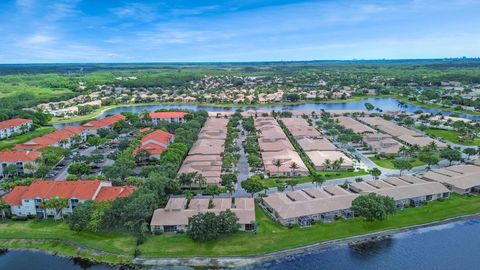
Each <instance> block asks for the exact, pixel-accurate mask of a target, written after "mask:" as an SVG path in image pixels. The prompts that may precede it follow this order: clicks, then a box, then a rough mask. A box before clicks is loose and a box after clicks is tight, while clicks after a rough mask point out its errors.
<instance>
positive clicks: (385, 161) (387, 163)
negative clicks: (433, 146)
mask: <svg viewBox="0 0 480 270" xmlns="http://www.w3.org/2000/svg"><path fill="white" fill-rule="evenodd" d="M369 159H370V160H371V161H373V162H374V163H375V164H377V165H378V166H380V167H383V168H387V169H392V170H395V166H394V165H393V162H392V161H393V160H395V159H393V158H390V159H389V158H378V157H369ZM405 160H407V161H408V162H410V164H412V167H418V166H423V165H426V164H425V163H424V162H422V161H420V160H418V158H408V159H405Z"/></svg>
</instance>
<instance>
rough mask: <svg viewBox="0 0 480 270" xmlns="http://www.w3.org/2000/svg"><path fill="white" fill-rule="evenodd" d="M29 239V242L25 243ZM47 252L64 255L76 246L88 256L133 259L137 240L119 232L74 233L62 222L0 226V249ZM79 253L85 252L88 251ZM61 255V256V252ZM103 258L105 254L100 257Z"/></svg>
mask: <svg viewBox="0 0 480 270" xmlns="http://www.w3.org/2000/svg"><path fill="white" fill-rule="evenodd" d="M27 240H29V241H27ZM42 245H43V246H44V247H45V249H46V250H49V251H54V252H57V251H64V252H65V255H70V253H72V252H77V251H76V249H77V247H76V246H80V247H82V248H85V249H86V250H90V249H91V253H92V254H93V253H95V252H99V251H100V252H101V251H104V252H108V253H113V254H112V256H111V257H115V255H117V254H118V255H121V256H123V257H126V258H129V259H131V258H133V255H134V252H135V246H136V239H135V238H134V237H133V236H131V235H128V234H122V233H114V232H111V233H93V232H76V231H72V230H70V229H69V228H68V225H67V224H66V223H64V222H58V221H25V222H21V221H16V222H15V221H6V222H3V223H0V246H6V247H24V248H30V247H37V248H38V249H44V248H42ZM86 250H84V251H82V252H84V253H88V251H86ZM62 254H64V253H62ZM102 256H105V255H102Z"/></svg>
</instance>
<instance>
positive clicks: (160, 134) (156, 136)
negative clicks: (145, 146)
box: [140, 130, 173, 144]
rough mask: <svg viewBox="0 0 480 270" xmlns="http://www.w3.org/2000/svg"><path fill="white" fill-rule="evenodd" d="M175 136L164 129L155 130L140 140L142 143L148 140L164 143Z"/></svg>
mask: <svg viewBox="0 0 480 270" xmlns="http://www.w3.org/2000/svg"><path fill="white" fill-rule="evenodd" d="M172 138H173V134H171V133H168V132H166V131H163V130H155V131H154V132H152V133H149V134H147V135H145V136H143V138H142V139H141V140H140V141H141V142H142V143H144V142H148V141H156V142H159V143H162V144H168V142H169V141H170V140H171V139H172Z"/></svg>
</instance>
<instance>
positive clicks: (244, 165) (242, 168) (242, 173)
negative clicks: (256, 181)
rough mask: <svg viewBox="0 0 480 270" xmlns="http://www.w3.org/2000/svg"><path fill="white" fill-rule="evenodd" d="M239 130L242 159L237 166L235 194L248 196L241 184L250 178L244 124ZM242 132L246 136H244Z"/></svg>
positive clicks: (238, 140) (238, 144)
mask: <svg viewBox="0 0 480 270" xmlns="http://www.w3.org/2000/svg"><path fill="white" fill-rule="evenodd" d="M238 130H239V131H240V135H239V137H238V139H237V146H238V147H239V149H240V151H238V153H239V154H240V159H239V161H238V165H237V170H238V174H237V179H238V182H237V186H236V187H235V194H246V193H247V192H246V191H245V190H244V189H243V188H242V186H241V183H242V182H243V181H245V180H246V179H248V178H249V177H250V166H249V165H248V159H247V154H246V153H245V149H244V147H243V141H244V140H245V138H246V135H245V131H244V129H243V126H242V124H241V123H240V125H239V128H238ZM242 132H243V133H244V134H242Z"/></svg>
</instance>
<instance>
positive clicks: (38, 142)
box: [15, 126, 82, 149]
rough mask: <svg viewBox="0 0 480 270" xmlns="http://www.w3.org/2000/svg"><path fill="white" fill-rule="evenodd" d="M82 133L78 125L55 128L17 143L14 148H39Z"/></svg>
mask: <svg viewBox="0 0 480 270" xmlns="http://www.w3.org/2000/svg"><path fill="white" fill-rule="evenodd" d="M80 133H82V129H80V128H78V127H72V126H68V127H66V128H64V129H59V130H55V131H53V132H50V133H48V134H45V135H43V136H41V137H38V138H34V139H31V140H30V141H28V142H26V143H23V144H17V145H16V146H15V148H16V149H40V148H44V147H48V146H51V145H54V144H57V143H59V142H61V141H62V140H68V139H69V138H71V137H73V136H75V135H78V134H80Z"/></svg>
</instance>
